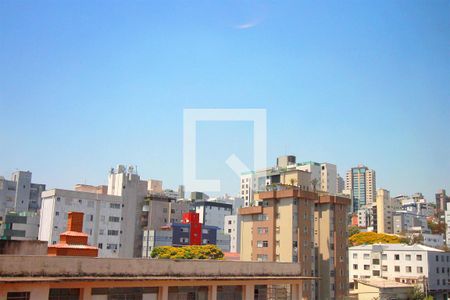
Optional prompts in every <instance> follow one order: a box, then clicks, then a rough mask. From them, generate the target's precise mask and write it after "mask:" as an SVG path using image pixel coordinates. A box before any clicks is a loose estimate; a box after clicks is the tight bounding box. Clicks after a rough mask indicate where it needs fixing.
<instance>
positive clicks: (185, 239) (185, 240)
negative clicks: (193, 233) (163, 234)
mask: <svg viewBox="0 0 450 300" xmlns="http://www.w3.org/2000/svg"><path fill="white" fill-rule="evenodd" d="M180 243H182V244H186V243H189V239H188V238H180Z"/></svg>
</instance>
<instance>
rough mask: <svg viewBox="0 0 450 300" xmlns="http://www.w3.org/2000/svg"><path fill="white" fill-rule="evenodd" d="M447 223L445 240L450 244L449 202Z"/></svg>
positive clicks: (446, 211) (446, 213)
mask: <svg viewBox="0 0 450 300" xmlns="http://www.w3.org/2000/svg"><path fill="white" fill-rule="evenodd" d="M444 217H445V223H446V225H447V226H446V232H445V241H446V243H447V245H450V203H447V209H446V210H445V215H444Z"/></svg>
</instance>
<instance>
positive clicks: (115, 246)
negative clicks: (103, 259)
mask: <svg viewBox="0 0 450 300" xmlns="http://www.w3.org/2000/svg"><path fill="white" fill-rule="evenodd" d="M106 249H110V250H117V244H107V245H106Z"/></svg>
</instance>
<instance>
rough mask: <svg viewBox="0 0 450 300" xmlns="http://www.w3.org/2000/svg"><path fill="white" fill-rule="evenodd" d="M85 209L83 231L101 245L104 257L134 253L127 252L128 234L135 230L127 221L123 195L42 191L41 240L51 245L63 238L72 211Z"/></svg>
mask: <svg viewBox="0 0 450 300" xmlns="http://www.w3.org/2000/svg"><path fill="white" fill-rule="evenodd" d="M73 211H75V212H82V213H84V222H83V226H84V228H83V232H84V233H86V234H88V243H89V244H90V245H93V246H97V247H98V248H99V256H100V257H131V256H128V253H126V252H124V251H123V250H122V249H123V248H124V237H125V236H127V235H128V236H129V235H130V234H132V231H131V230H130V229H131V228H130V227H126V226H124V225H125V223H124V222H123V218H124V213H125V212H126V211H125V210H124V201H123V198H122V197H119V196H112V195H103V194H94V193H89V192H79V191H70V190H61V189H53V190H48V191H45V192H43V193H42V208H41V218H40V227H39V240H41V241H48V244H49V245H52V244H56V243H57V242H58V241H59V235H60V234H61V233H63V232H64V231H66V230H67V214H68V213H69V212H73Z"/></svg>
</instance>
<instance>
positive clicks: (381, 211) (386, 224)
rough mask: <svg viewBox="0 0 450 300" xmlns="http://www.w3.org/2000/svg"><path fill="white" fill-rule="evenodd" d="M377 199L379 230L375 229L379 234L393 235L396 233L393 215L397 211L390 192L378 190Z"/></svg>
mask: <svg viewBox="0 0 450 300" xmlns="http://www.w3.org/2000/svg"><path fill="white" fill-rule="evenodd" d="M376 199H377V200H376V218H377V221H376V224H377V228H375V230H376V231H377V232H378V233H388V234H392V233H394V220H393V215H394V212H395V211H394V205H392V200H391V197H390V193H389V191H388V190H385V189H378V190H377V198H376Z"/></svg>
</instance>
